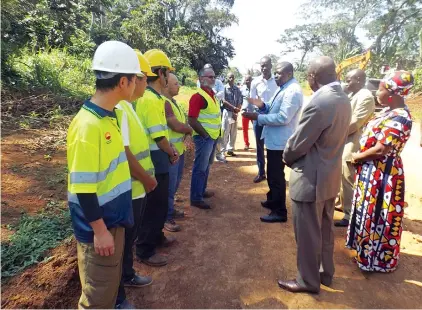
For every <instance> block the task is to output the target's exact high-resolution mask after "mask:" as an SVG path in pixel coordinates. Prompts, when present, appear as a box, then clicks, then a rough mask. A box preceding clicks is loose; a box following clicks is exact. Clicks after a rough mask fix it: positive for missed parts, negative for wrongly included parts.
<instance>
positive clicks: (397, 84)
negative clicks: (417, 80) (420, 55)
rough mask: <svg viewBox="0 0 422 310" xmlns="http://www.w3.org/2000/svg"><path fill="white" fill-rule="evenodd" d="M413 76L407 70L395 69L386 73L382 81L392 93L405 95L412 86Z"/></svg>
mask: <svg viewBox="0 0 422 310" xmlns="http://www.w3.org/2000/svg"><path fill="white" fill-rule="evenodd" d="M413 82H414V77H413V75H412V73H410V72H409V71H396V72H393V73H391V74H389V75H387V76H386V77H385V78H384V79H383V80H382V83H383V84H384V86H385V88H387V89H388V90H389V91H390V92H391V93H392V94H395V95H399V96H402V97H405V96H407V95H408V93H409V90H410V89H411V88H412V87H413Z"/></svg>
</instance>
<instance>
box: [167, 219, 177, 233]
mask: <svg viewBox="0 0 422 310" xmlns="http://www.w3.org/2000/svg"><path fill="white" fill-rule="evenodd" d="M164 228H165V229H166V230H168V231H171V232H176V231H180V230H181V228H180V225H177V224H176V222H175V221H174V220H167V221H166V222H165V223H164Z"/></svg>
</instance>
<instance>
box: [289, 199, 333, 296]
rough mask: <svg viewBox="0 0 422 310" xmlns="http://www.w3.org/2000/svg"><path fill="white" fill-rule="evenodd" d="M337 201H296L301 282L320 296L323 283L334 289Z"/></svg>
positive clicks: (295, 228) (295, 224) (294, 211)
mask: <svg viewBox="0 0 422 310" xmlns="http://www.w3.org/2000/svg"><path fill="white" fill-rule="evenodd" d="M334 201H335V198H332V199H329V200H325V201H319V202H315V201H314V202H303V201H295V200H292V208H293V226H294V231H295V238H296V245H297V269H298V275H297V278H296V280H297V282H298V283H299V284H300V285H302V286H305V287H307V288H308V289H310V290H312V291H314V292H319V290H320V283H323V284H325V285H330V284H331V281H332V279H333V276H334V257H333V255H334V232H333V216H334Z"/></svg>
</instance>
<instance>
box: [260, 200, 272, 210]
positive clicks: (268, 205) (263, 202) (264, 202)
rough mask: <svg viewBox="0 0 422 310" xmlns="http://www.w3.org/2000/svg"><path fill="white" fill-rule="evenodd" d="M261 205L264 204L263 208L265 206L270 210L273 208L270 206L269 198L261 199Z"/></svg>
mask: <svg viewBox="0 0 422 310" xmlns="http://www.w3.org/2000/svg"><path fill="white" fill-rule="evenodd" d="M261 206H262V207H263V208H265V209H269V210H271V208H270V203H269V202H268V200H265V201H261Z"/></svg>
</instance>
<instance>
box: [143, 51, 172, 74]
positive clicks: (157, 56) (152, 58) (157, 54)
mask: <svg viewBox="0 0 422 310" xmlns="http://www.w3.org/2000/svg"><path fill="white" fill-rule="evenodd" d="M144 56H145V58H146V59H147V60H148V62H149V65H150V66H151V68H157V67H158V68H160V67H163V68H168V69H169V70H171V71H174V70H175V69H174V68H173V66H172V65H171V62H170V59H169V58H168V57H167V55H166V53H164V52H163V51H161V50H159V49H152V50H149V51H146V52H145V54H144Z"/></svg>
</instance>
